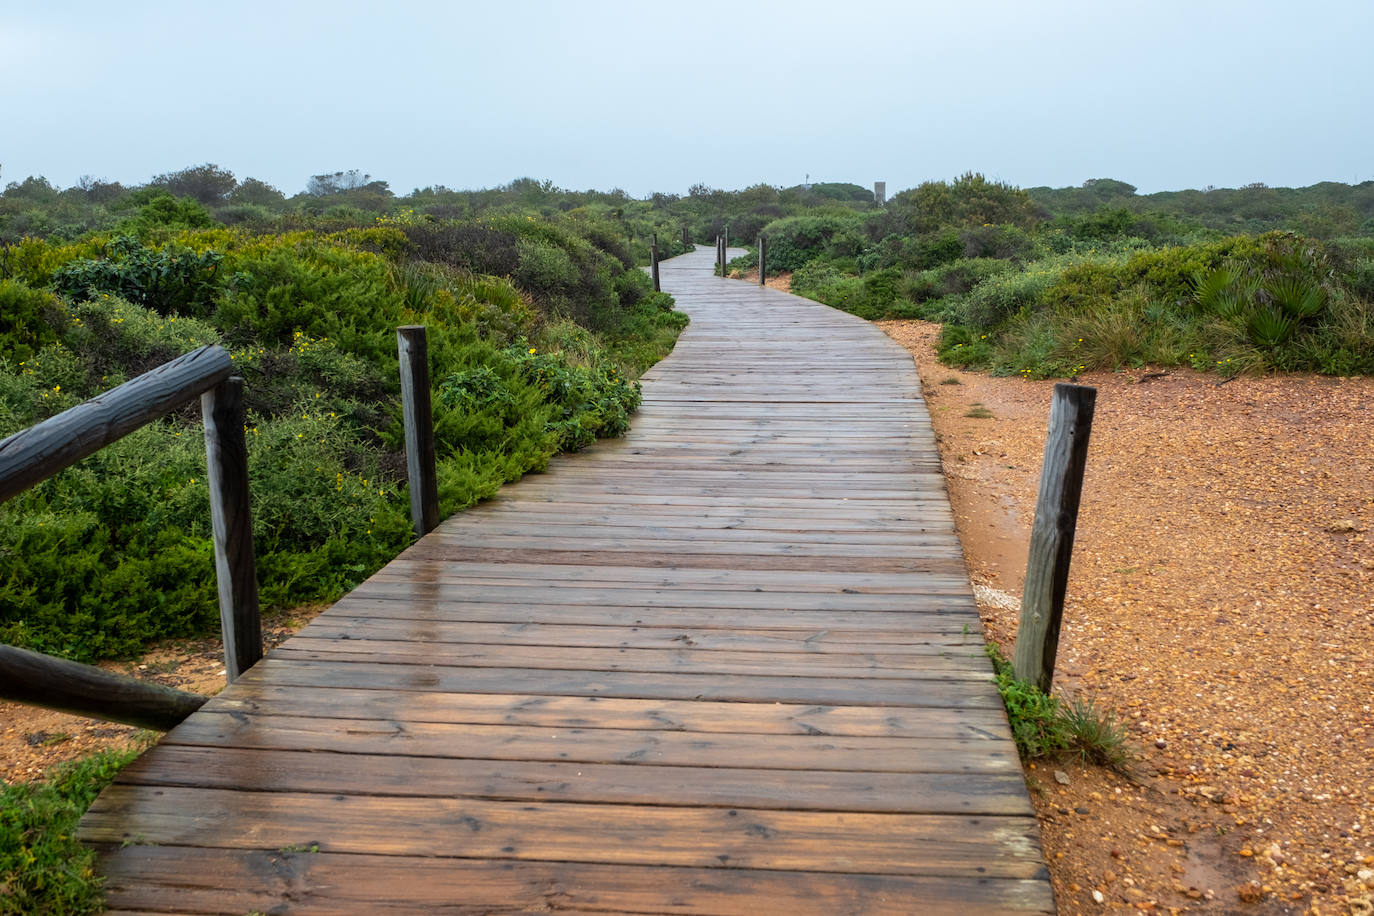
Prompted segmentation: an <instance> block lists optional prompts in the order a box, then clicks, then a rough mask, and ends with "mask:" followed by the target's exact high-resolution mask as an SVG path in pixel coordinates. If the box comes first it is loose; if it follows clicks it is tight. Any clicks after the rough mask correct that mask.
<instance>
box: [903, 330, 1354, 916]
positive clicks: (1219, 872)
mask: <svg viewBox="0 0 1374 916" xmlns="http://www.w3.org/2000/svg"><path fill="white" fill-rule="evenodd" d="M879 324H880V326H881V327H883V329H884V330H886V331H887V333H888V334H889V335H891V336H892V337H893V338H894V339H896V340H897V341H898V342H900V343H902V344H903V345H904V346H905V347H906V348H907V349H908V350H909V351H911V352H912V354H913V356H914V357H915V359H916V362H917V364H918V366H919V369H920V373H921V377H922V381H923V384H924V386H925V393H926V395H927V398H928V401H929V404H930V406H931V413H932V416H933V419H934V423H935V429H936V433H937V436H938V437H939V439H940V448H941V454H942V456H943V459H944V464H945V471H946V477H947V479H948V480H949V486H950V494H951V498H952V499H953V501H954V507H955V513H956V515H957V517H958V521H959V526H960V536H961V539H962V540H963V543H964V549H965V552H966V554H967V556H968V562H969V567H970V571H971V573H972V575H973V578H974V581H975V584H976V592H977V594H978V597H979V602H980V606H981V610H982V614H983V617H984V623H985V626H986V628H987V631H988V635H989V637H990V638H991V639H994V640H995V641H997V642H999V643H1000V644H1001V645H1002V646H1003V647H1004V648H1005V649H1006V650H1007V652H1008V654H1010V648H1011V645H1012V642H1013V641H1014V638H1015V630H1016V621H1017V615H1018V612H1017V607H1018V605H1019V602H1018V600H1017V599H1018V598H1019V595H1020V588H1021V579H1022V574H1023V571H1024V564H1025V550H1026V546H1025V545H1026V540H1027V537H1028V533H1029V528H1030V523H1031V520H1032V516H1033V512H1034V504H1035V494H1036V490H1037V485H1038V477H1039V468H1040V460H1041V454H1042V451H1043V448H1044V435H1045V426H1046V421H1047V419H1048V415H1049V401H1050V394H1051V391H1052V389H1053V386H1054V383H1053V382H1050V381H1043V382H1042V381H1030V380H1026V379H1021V378H990V377H988V376H985V375H980V374H977V373H966V372H959V371H954V370H951V369H949V368H948V367H945V366H941V365H939V364H938V362H937V361H936V359H935V356H934V350H933V343H934V340H935V336H936V334H937V333H938V326H936V325H930V324H926V323H923V322H911V321H899V322H880V323H879ZM1218 381H1219V380H1218V379H1217V378H1216V377H1215V376H1204V375H1200V374H1198V373H1195V372H1192V371H1190V370H1169V371H1158V370H1150V369H1140V370H1136V371H1130V372H1117V373H1090V374H1087V375H1084V376H1083V377H1082V378H1081V379H1080V380H1079V382H1080V384H1087V385H1093V386H1095V387H1096V388H1097V389H1098V397H1097V415H1096V419H1095V421H1094V427H1093V436H1092V442H1091V445H1090V447H1089V456H1088V471H1087V476H1086V480H1085V483H1084V494H1083V504H1082V508H1081V510H1080V516H1079V526H1078V532H1077V537H1076V542H1075V551H1074V559H1073V568H1072V572H1071V575H1070V581H1069V593H1068V599H1067V602H1066V607H1065V612H1064V621H1065V623H1064V627H1063V631H1062V640H1061V644H1060V650H1059V662H1058V671H1057V673H1056V687H1058V688H1059V689H1061V690H1066V691H1070V692H1076V693H1079V694H1081V695H1084V696H1087V697H1091V698H1094V699H1096V700H1097V701H1098V702H1099V703H1101V704H1103V705H1105V706H1107V707H1110V708H1112V709H1114V710H1116V711H1118V712H1119V714H1120V715H1121V717H1122V719H1123V720H1124V721H1125V722H1126V723H1127V724H1128V728H1129V732H1130V734H1131V735H1132V737H1133V740H1134V743H1135V746H1136V752H1137V764H1136V769H1137V773H1136V775H1135V778H1133V779H1124V778H1122V777H1119V776H1116V775H1114V774H1110V773H1105V772H1101V771H1097V770H1095V769H1094V768H1090V767H1081V766H1076V765H1074V766H1070V765H1067V764H1062V763H1061V764H1041V765H1039V766H1037V767H1033V768H1029V769H1028V770H1027V777H1028V779H1029V781H1030V784H1031V786H1032V790H1033V795H1034V796H1035V801H1036V805H1037V809H1038V811H1039V814H1040V818H1041V828H1042V832H1043V835H1044V838H1045V844H1046V848H1047V851H1048V853H1049V855H1050V857H1051V873H1052V875H1053V877H1054V881H1055V886H1056V892H1057V893H1058V895H1059V901H1060V905H1061V907H1062V909H1063V911H1064V912H1066V913H1075V912H1098V911H1103V910H1114V909H1120V910H1126V909H1130V910H1136V911H1138V910H1142V909H1144V910H1149V909H1157V910H1159V911H1166V912H1167V911H1175V910H1176V911H1180V912H1206V913H1233V912H1234V913H1269V912H1272V913H1317V914H1328V913H1357V914H1362V916H1364V914H1369V913H1371V912H1374V906H1372V905H1371V902H1370V898H1371V894H1374V714H1372V713H1371V704H1374V550H1371V541H1374V536H1371V531H1374V475H1372V474H1371V469H1372V466H1374V379H1367V378H1360V379H1331V378H1323V377H1317V376H1282V377H1264V378H1250V377H1243V378H1237V379H1234V380H1231V381H1228V382H1226V383H1225V384H1221V385H1218ZM977 407H981V408H983V409H982V410H981V411H979V410H975V409H974V408H977ZM970 412H973V413H975V414H990V415H991V416H981V417H980V416H968V414H969V413H970ZM1056 770H1057V773H1056V772H1055V771H1056ZM1065 782H1067V785H1065ZM1094 891H1095V892H1096V893H1097V894H1098V895H1101V897H1102V898H1103V899H1102V902H1101V903H1099V902H1098V901H1097V900H1096V899H1095V897H1094Z"/></svg>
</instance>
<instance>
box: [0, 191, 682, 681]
mask: <svg viewBox="0 0 1374 916" xmlns="http://www.w3.org/2000/svg"><path fill="white" fill-rule="evenodd" d="M517 222H518V223H519V224H520V225H519V226H516V225H515V224H516V223H517ZM503 227H506V228H503ZM448 228H452V227H448ZM440 229H441V230H443V229H445V227H440ZM517 229H518V231H517ZM491 234H503V235H509V236H510V237H511V238H513V239H514V242H513V243H512V250H513V251H514V252H515V253H516V265H517V267H519V266H520V264H521V263H523V264H524V269H523V271H522V270H517V271H516V274H517V276H516V278H515V283H519V282H522V281H523V282H526V283H528V284H529V285H530V286H537V287H539V289H540V294H541V295H545V296H546V297H547V298H546V299H545V300H544V301H543V302H542V306H543V307H544V308H546V309H548V307H549V304H550V300H551V299H552V298H553V297H554V296H555V295H565V296H569V297H571V296H575V295H581V294H582V293H588V294H589V295H593V296H594V297H596V298H594V299H593V300H591V301H587V302H584V303H583V304H581V305H579V306H578V307H577V308H569V309H567V310H566V312H567V313H572V312H578V313H580V314H582V315H584V316H585V315H591V316H594V318H595V322H594V323H595V328H588V327H586V326H585V325H579V324H577V323H575V322H574V321H573V320H572V319H571V318H570V317H563V318H557V317H555V314H556V311H557V310H556V309H551V310H547V311H545V312H543V314H541V312H540V308H541V303H540V300H538V299H537V297H536V294H535V293H533V292H531V291H529V290H522V289H520V288H518V287H517V286H516V285H515V283H512V281H511V280H506V279H500V278H496V277H491V276H483V275H477V274H473V273H471V272H470V271H468V270H465V269H463V268H461V267H457V266H454V265H457V264H463V263H468V262H470V261H471V258H470V257H468V255H467V254H464V253H461V252H449V253H447V254H446V255H445V256H444V257H442V258H441V260H440V261H438V262H433V261H421V260H417V259H415V257H414V254H415V251H416V250H417V249H418V248H421V247H423V246H426V245H428V246H434V245H439V244H441V243H442V241H444V240H448V241H452V240H454V239H460V240H461V239H463V238H467V237H468V236H467V235H464V234H463V233H457V234H453V233H447V234H446V233H445V232H436V233H434V234H432V235H425V234H424V233H423V232H421V233H417V234H416V235H415V236H414V238H416V239H419V240H420V241H419V242H416V241H414V240H413V239H412V237H411V236H409V235H407V234H406V233H405V232H404V231H402V229H401V228H399V227H398V226H395V225H386V224H374V225H373V226H370V227H353V228H348V227H343V228H338V229H337V231H335V232H333V233H328V234H322V233H319V232H312V231H304V230H301V231H294V232H290V233H285V234H279V235H254V234H250V233H247V232H243V231H236V230H227V229H215V230H208V231H206V230H198V231H194V232H183V233H179V234H174V235H171V236H168V237H166V238H164V239H162V240H161V241H159V242H156V243H149V244H140V243H137V242H135V241H134V240H133V239H131V238H127V237H122V238H119V239H117V240H115V241H113V242H110V241H108V240H104V241H98V242H96V243H94V244H88V243H81V244H80V245H74V246H56V247H54V248H53V250H46V251H45V250H41V249H43V248H45V247H49V246H39V247H35V246H34V245H32V244H30V243H25V244H24V245H22V246H18V247H19V248H20V250H19V251H17V252H15V251H12V250H11V249H6V250H5V251H4V252H0V264H4V265H10V268H11V269H14V270H15V271H16V275H15V276H13V277H12V278H11V279H7V280H4V281H0V299H3V301H5V302H13V303H15V308H13V309H12V310H11V311H10V312H9V313H8V321H7V323H6V324H5V325H4V326H3V331H0V333H3V334H5V336H6V339H7V340H8V341H12V342H13V343H12V349H11V350H10V352H11V353H13V354H14V355H16V356H19V357H23V358H18V359H11V358H5V357H0V435H4V434H8V433H10V432H13V431H15V430H17V429H20V428H23V427H25V426H28V425H31V424H32V423H33V422H35V421H38V420H42V419H44V418H45V417H48V416H51V415H52V414H55V413H57V412H58V411H60V410H63V409H65V408H67V407H70V406H72V405H73V404H75V403H78V402H79V401H80V400H82V399H84V398H88V397H91V396H93V395H95V394H97V393H99V392H100V391H102V390H105V389H107V388H109V387H111V386H113V385H114V384H116V383H118V382H120V381H123V380H125V379H127V378H130V377H132V376H134V375H137V374H139V373H141V372H143V371H146V370H147V369H149V368H152V367H153V366H155V365H159V364H161V363H162V362H165V361H167V360H168V359H171V358H174V357H175V356H178V355H180V354H181V353H184V352H187V351H189V350H191V349H194V348H195V347H197V346H201V345H204V344H207V343H220V344H223V345H225V346H226V347H228V348H229V349H230V352H231V355H232V357H233V360H234V364H235V368H236V371H237V372H238V373H239V374H241V375H243V376H244V377H245V379H246V385H245V395H246V401H247V406H248V430H247V435H248V449H249V467H250V475H251V483H252V493H253V507H254V541H255V547H256V549H257V554H258V572H259V590H260V594H261V597H262V601H263V603H264V605H266V606H274V605H289V604H293V603H300V602H305V601H328V600H332V599H334V598H336V597H337V596H338V595H339V594H340V593H342V592H343V591H345V590H347V589H348V588H350V587H352V585H354V584H356V583H357V582H359V581H361V580H362V579H363V578H364V577H365V576H366V575H368V574H370V573H371V572H373V571H374V570H376V569H377V568H378V567H380V566H381V565H382V564H383V563H385V562H386V561H387V560H389V559H390V558H391V557H393V556H395V554H396V553H397V552H399V551H400V550H401V549H402V548H403V547H404V546H405V545H406V544H407V543H409V541H410V539H411V537H412V535H411V530H410V523H409V517H408V511H407V510H408V507H407V500H406V498H405V492H404V487H405V476H404V460H403V456H402V454H401V448H402V435H401V430H400V423H399V404H398V401H399V381H398V368H397V357H396V337H395V328H396V326H398V325H401V324H412V323H418V324H425V325H427V326H428V327H429V349H430V357H431V365H432V367H433V372H434V375H435V377H436V378H438V379H448V380H449V382H448V387H447V388H446V389H445V391H447V392H460V393H461V392H466V394H463V395H462V396H459V395H457V394H451V395H450V396H449V397H448V399H447V400H446V399H445V397H443V396H441V397H440V398H437V399H436V410H435V423H436V438H437V440H438V442H439V446H440V449H439V455H438V465H439V467H438V470H439V478H440V505H441V511H443V512H445V513H450V512H453V511H457V510H458V509H461V508H463V507H465V506H467V505H470V504H471V503H472V502H474V501H476V500H478V499H481V498H483V497H486V496H490V495H492V494H493V493H494V492H495V490H496V488H497V487H499V486H500V485H501V484H502V483H504V482H506V481H509V480H513V479H515V478H517V477H519V476H520V475H521V474H523V473H526V472H528V471H531V470H537V469H540V468H542V467H544V466H545V464H546V463H547V462H548V460H549V458H550V457H551V456H552V455H554V454H556V453H558V452H559V451H560V450H570V449H575V448H581V447H583V446H585V445H586V444H588V443H589V442H590V441H592V440H593V439H594V438H596V437H597V436H610V435H619V434H620V433H622V432H623V431H624V430H625V428H626V426H627V424H628V417H629V414H630V413H631V412H632V411H633V410H634V409H635V407H636V406H637V404H638V389H637V387H636V385H635V384H634V383H633V381H632V380H633V378H635V377H637V376H638V374H639V373H640V372H642V371H643V370H644V369H645V368H647V367H648V366H649V365H651V364H652V363H653V362H654V361H656V360H657V359H659V358H660V357H662V356H663V355H664V354H665V353H667V352H668V351H669V350H670V349H671V347H672V345H673V341H674V340H675V338H676V336H677V334H678V333H679V332H680V330H681V328H682V326H683V325H684V324H685V323H686V316H685V315H683V314H681V313H679V312H676V311H673V310H672V299H671V297H669V296H667V295H665V294H661V293H654V292H653V291H652V284H651V283H650V281H649V279H648V278H647V276H645V275H644V274H643V271H641V270H639V269H638V268H631V269H627V268H626V267H625V266H624V265H623V264H622V263H621V262H620V261H619V260H618V259H616V258H614V257H613V256H611V255H609V254H607V253H606V252H603V251H602V250H600V249H599V248H597V247H595V246H594V245H592V244H591V243H590V242H588V241H586V240H585V239H583V238H581V237H580V236H578V235H576V234H575V233H574V232H572V231H571V230H570V229H568V228H566V227H564V228H548V227H542V228H541V227H539V226H537V225H534V221H531V220H526V219H525V218H524V217H521V218H520V219H519V220H515V219H513V218H512V219H508V220H504V221H501V222H500V223H499V224H498V226H497V227H496V228H491V227H490V226H484V227H483V228H482V229H481V230H480V234H478V235H476V236H475V237H477V238H485V237H487V236H490V235H491ZM522 259H523V260H522ZM38 277H42V278H46V279H48V280H51V281H52V282H53V283H54V284H55V285H56V286H57V287H58V288H59V289H60V290H61V293H60V294H57V295H54V294H53V293H51V292H48V291H46V290H45V289H44V288H43V285H44V281H43V280H39V279H36V278H38ZM150 278H152V279H153V280H156V282H150ZM172 280H175V281H176V282H171V281H172ZM555 290H561V293H557V294H555V293H554V292H553V291H555ZM585 320H586V319H584V321H585ZM531 351H533V352H531ZM493 379H496V380H499V381H500V383H501V386H504V389H505V392H506V394H505V396H503V394H502V390H503V389H502V387H493V385H492V384H491V383H492V382H493ZM483 385H485V386H486V387H485V388H484V387H483ZM204 462H205V459H204V438H203V435H202V434H201V431H200V429H199V417H198V412H197V411H196V410H195V409H194V407H188V408H186V409H183V410H179V411H176V412H174V413H173V414H172V415H170V416H169V417H168V418H167V419H165V420H163V421H161V422H158V423H154V424H151V425H149V426H146V427H144V428H142V429H140V430H138V431H136V432H134V433H133V434H131V435H130V436H128V437H126V438H125V439H122V440H120V441H119V442H116V443H114V444H113V445H111V446H109V447H107V448H105V449H103V450H101V451H100V452H98V453H96V454H95V455H93V456H91V457H90V458H88V459H86V460H85V461H83V462H81V463H80V464H78V465H76V466H74V467H72V468H70V469H68V470H66V471H64V472H63V473H62V474H59V475H57V476H56V477H54V478H52V479H50V480H48V481H45V482H44V483H42V484H40V485H38V486H37V487H35V488H33V489H32V490H30V491H28V492H26V493H24V494H21V495H20V496H18V497H16V498H15V499H12V500H10V501H9V502H7V503H6V504H4V505H3V506H0V641H3V642H8V643H12V644H18V645H24V646H28V647H31V648H35V649H38V650H41V651H46V652H50V653H53V654H57V655H63V656H68V657H72V658H77V659H82V660H90V659H96V658H100V657H110V656H123V655H127V654H130V653H134V652H137V651H139V650H140V649H142V648H143V646H144V645H145V644H146V643H147V642H148V641H150V640H154V639H158V638H163V637H170V636H188V635H194V634H200V633H205V632H208V631H212V630H213V629H214V628H215V626H216V621H217V606H216V600H215V592H216V589H215V582H214V563H213V551H212V544H211V539H210V531H209V508H208V494H207V491H206V482H205V470H204Z"/></svg>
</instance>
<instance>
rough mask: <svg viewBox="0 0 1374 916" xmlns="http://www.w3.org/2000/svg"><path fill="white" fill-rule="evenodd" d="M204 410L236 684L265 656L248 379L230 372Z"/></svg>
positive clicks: (227, 658)
mask: <svg viewBox="0 0 1374 916" xmlns="http://www.w3.org/2000/svg"><path fill="white" fill-rule="evenodd" d="M200 409H201V414H202V415H203V418H204V422H205V455H206V464H207V469H206V470H207V473H206V477H207V478H208V479H209V482H210V521H211V525H212V527H213V530H214V541H215V576H216V579H217V580H218V586H219V619H220V630H221V632H222V634H223V636H224V672H225V676H226V678H227V679H228V681H229V683H233V682H234V681H235V680H236V679H237V678H238V676H239V675H241V674H243V672H245V671H247V670H248V669H249V668H251V667H253V665H255V664H257V662H258V660H259V659H260V658H262V622H261V621H260V619H259V617H258V564H257V558H256V557H255V556H254V554H253V517H252V514H251V511H250V507H249V504H248V443H247V442H246V441H245V439H244V435H243V427H244V409H243V379H241V378H239V377H238V376H230V377H229V378H227V379H225V380H224V381H222V382H220V383H219V384H218V385H216V386H215V387H214V388H211V389H210V390H209V391H207V392H205V393H204V394H202V395H201V396H200Z"/></svg>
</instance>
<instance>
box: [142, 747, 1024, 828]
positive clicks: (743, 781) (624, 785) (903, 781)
mask: <svg viewBox="0 0 1374 916" xmlns="http://www.w3.org/2000/svg"><path fill="white" fill-rule="evenodd" d="M118 781H119V782H121V783H123V784H125V785H139V786H185V787H190V788H218V789H237V788H240V787H242V786H245V785H252V786H254V787H255V788H257V789H258V790H260V791H263V792H309V793H316V794H325V795H339V794H342V795H374V796H407V797H425V798H485V799H492V800H505V801H512V802H539V801H546V802H577V803H585V802H600V803H610V804H623V805H645V804H656V805H667V806H673V807H697V806H707V807H717V808H719V807H727V808H728V807H741V808H761V809H770V810H784V811H872V812H888V813H905V814H964V815H996V816H1023V817H1030V816H1033V810H1032V809H1031V807H1030V804H1029V802H1028V801H1027V800H1026V797H1025V791H1024V784H1023V782H1022V778H1021V776H1020V774H1019V773H1017V772H1007V773H927V772H919V773H874V772H841V771H827V770H803V771H795V772H789V773H787V774H786V776H785V778H780V774H779V773H778V771H777V770H775V769H750V768H747V767H742V766H729V767H724V766H713V767H709V768H707V767H685V766H649V765H644V764H614V763H612V764H606V763H586V762H569V761H561V760H559V761H536V760H508V759H501V760H496V761H492V760H483V759H470V758H464V757H459V758H454V757H415V756H405V755H400V754H394V753H388V754H359V753H334V752H330V751H320V750H310V751H294V750H262V749H258V748H251V749H249V748H238V747H219V746H214V747H202V746H195V745H170V746H168V747H167V748H166V749H165V750H164V751H163V752H162V753H160V754H159V755H158V756H157V757H156V758H151V759H147V760H144V761H140V762H138V763H137V764H135V765H133V766H131V767H129V768H128V769H126V770H125V771H123V772H122V773H120V775H119V779H118Z"/></svg>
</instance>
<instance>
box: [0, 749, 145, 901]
mask: <svg viewBox="0 0 1374 916" xmlns="http://www.w3.org/2000/svg"><path fill="white" fill-rule="evenodd" d="M137 755H138V752H137V751H136V750H127V751H101V752H100V753H97V754H95V755H93V756H91V757H87V758H85V759H84V760H77V761H72V762H70V763H64V764H60V765H59V766H57V767H54V768H53V770H52V772H50V773H49V774H48V775H47V778H45V779H43V780H41V781H36V782H29V783H14V784H12V785H5V784H0V877H2V878H3V883H0V916H33V914H36V913H62V914H79V913H98V912H100V911H101V909H102V906H101V900H100V879H99V878H98V877H97V876H96V874H95V868H94V865H95V853H93V852H92V851H91V850H89V849H87V848H86V847H84V846H82V845H81V844H80V843H78V842H77V841H76V827H77V822H78V821H80V820H81V815H83V814H85V813H86V809H87V808H89V807H90V806H91V802H93V801H95V797H96V795H98V794H99V793H100V790H101V789H103V788H105V786H107V785H109V783H110V781H111V780H112V779H114V777H115V774H117V773H118V772H119V770H120V768H122V767H123V766H124V765H125V764H127V763H128V762H129V761H130V760H132V759H133V758H134V757H136V756H137Z"/></svg>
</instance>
